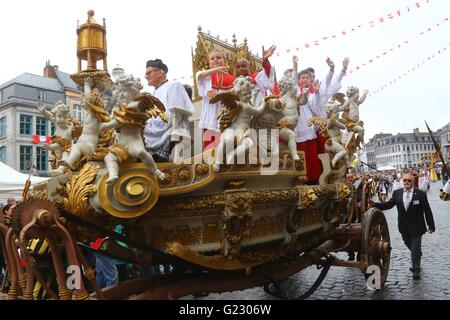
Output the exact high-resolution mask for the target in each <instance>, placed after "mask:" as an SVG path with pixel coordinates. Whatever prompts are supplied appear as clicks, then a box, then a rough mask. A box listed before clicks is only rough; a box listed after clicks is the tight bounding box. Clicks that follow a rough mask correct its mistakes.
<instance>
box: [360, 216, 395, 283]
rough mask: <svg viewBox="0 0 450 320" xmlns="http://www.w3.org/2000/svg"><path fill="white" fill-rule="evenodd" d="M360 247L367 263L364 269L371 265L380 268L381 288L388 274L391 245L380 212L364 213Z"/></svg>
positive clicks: (384, 220) (386, 227)
mask: <svg viewBox="0 0 450 320" xmlns="http://www.w3.org/2000/svg"><path fill="white" fill-rule="evenodd" d="M360 247H361V249H360V250H361V253H362V254H363V256H364V257H365V259H366V261H367V266H366V268H368V267H369V266H371V265H376V266H378V267H379V268H380V276H381V279H380V280H381V281H380V283H381V287H383V286H384V283H385V282H386V278H387V275H388V272H389V265H390V256H391V243H390V237H389V228H388V225H387V222H386V219H385V217H384V214H383V212H382V211H381V210H379V209H376V208H370V209H369V210H368V211H367V212H366V213H365V215H364V220H363V230H362V237H361V245H360ZM366 270H367V269H366ZM366 270H364V275H365V277H366V278H368V276H370V274H366V272H365V271H366Z"/></svg>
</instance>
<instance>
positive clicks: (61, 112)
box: [38, 101, 81, 167]
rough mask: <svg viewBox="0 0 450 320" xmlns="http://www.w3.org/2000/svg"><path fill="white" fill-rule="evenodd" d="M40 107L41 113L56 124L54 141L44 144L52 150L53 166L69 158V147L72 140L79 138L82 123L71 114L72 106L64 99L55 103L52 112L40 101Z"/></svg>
mask: <svg viewBox="0 0 450 320" xmlns="http://www.w3.org/2000/svg"><path fill="white" fill-rule="evenodd" d="M38 109H39V111H40V112H41V114H42V115H43V116H44V117H45V118H46V119H47V120H49V121H50V122H51V123H53V124H54V125H55V133H54V135H52V143H51V144H44V148H45V149H47V150H50V151H51V152H52V158H53V161H51V162H52V166H53V167H54V166H55V165H56V162H57V161H59V160H61V159H67V157H68V156H69V152H68V149H70V147H71V146H72V140H73V139H77V138H78V137H79V135H80V133H81V126H80V123H79V122H78V121H77V120H76V119H74V118H72V117H71V116H70V108H69V107H68V106H67V105H65V104H64V103H63V102H62V101H58V102H57V103H55V105H54V107H53V109H52V111H51V112H49V111H47V110H46V108H45V106H44V105H43V104H42V103H40V104H39V105H38Z"/></svg>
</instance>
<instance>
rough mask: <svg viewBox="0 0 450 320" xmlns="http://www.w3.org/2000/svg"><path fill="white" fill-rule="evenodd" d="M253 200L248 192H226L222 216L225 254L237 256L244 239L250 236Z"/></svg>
mask: <svg viewBox="0 0 450 320" xmlns="http://www.w3.org/2000/svg"><path fill="white" fill-rule="evenodd" d="M252 214H253V209H252V201H251V195H250V194H249V193H248V192H234V191H230V192H227V191H226V192H225V212H224V215H223V218H222V228H223V238H224V241H223V249H224V255H225V256H229V255H230V256H231V257H233V256H236V255H238V254H239V251H240V242H241V240H242V239H244V238H246V237H248V236H250V231H251V223H252Z"/></svg>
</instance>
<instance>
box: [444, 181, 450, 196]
mask: <svg viewBox="0 0 450 320" xmlns="http://www.w3.org/2000/svg"><path fill="white" fill-rule="evenodd" d="M442 191H444V192H445V193H447V194H450V179H448V181H447V183H446V184H445V186H444V189H442Z"/></svg>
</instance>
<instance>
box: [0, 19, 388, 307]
mask: <svg viewBox="0 0 450 320" xmlns="http://www.w3.org/2000/svg"><path fill="white" fill-rule="evenodd" d="M92 16H93V13H92V15H90V18H91V19H92ZM89 23H95V22H92V21H90V22H88V24H89ZM82 27H84V28H87V27H88V26H87V25H86V24H85V25H83V26H82ZM96 30H97V31H98V35H100V34H103V29H102V28H97V29H96ZM81 33H82V32H81ZM103 35H104V34H103ZM102 39H103V38H102ZM208 41H209V42H208ZM85 42H86V41H85ZM212 42H214V45H222V46H223V47H225V49H227V50H228V54H229V55H232V54H234V55H235V56H234V58H236V56H239V55H247V56H248V57H249V58H250V59H251V61H252V67H253V68H257V67H258V66H259V63H260V60H258V58H257V57H255V56H250V53H249V51H248V47H247V45H246V43H244V45H243V46H236V41H233V43H234V44H233V45H228V44H226V43H221V42H220V41H219V40H217V39H213V38H212V37H209V36H208V35H207V34H204V33H202V32H201V29H199V42H198V43H197V50H196V54H195V55H194V56H193V65H194V67H193V69H194V73H195V71H196V68H198V67H201V66H202V63H204V55H205V54H207V52H208V48H209V49H210V48H211V47H210V45H211V43H212ZM86 43H90V42H89V41H87V42H86ZM96 43H97V45H98V46H100V48H95V50H97V51H98V52H100V53H103V51H105V50H106V39H104V47H102V46H101V44H100V42H98V41H97V42H96ZM103 49H104V50H103ZM78 52H79V53H80V52H83V57H82V58H83V59H88V57H89V59H91V60H90V61H89V66H91V69H92V70H88V71H81V70H79V71H80V72H79V73H78V74H77V75H75V76H74V79H77V80H80V79H82V77H83V76H82V75H80V74H81V73H82V72H93V73H95V76H97V77H99V78H102V77H104V76H105V74H104V73H105V72H106V69H105V70H102V71H99V70H96V69H95V60H96V59H102V58H104V59H106V51H105V54H104V55H103V54H99V55H98V56H95V55H91V54H87V53H86V51H85V50H83V48H80V47H79V48H78ZM79 56H80V55H79ZM202 56H203V57H202ZM235 60H236V59H234V61H235ZM230 61H233V59H230ZM80 64H81V62H80ZM104 65H106V61H105V63H104ZM93 73H92V74H93ZM349 141H350V142H349V144H351V141H354V139H353V140H351V139H350V140H349ZM348 147H349V149H350V148H352V146H350V145H349V146H348ZM353 147H354V146H353ZM299 156H300V160H299V161H294V160H293V159H292V158H291V156H290V154H289V152H288V150H287V148H281V149H280V152H279V154H278V155H277V158H276V160H277V161H276V168H275V169H276V170H275V171H272V172H268V171H267V167H268V165H263V164H261V163H255V164H250V163H245V164H241V165H223V166H222V167H221V168H220V170H219V171H218V172H216V171H214V170H213V165H212V164H213V163H214V149H209V150H207V151H205V152H203V153H202V154H200V155H197V156H195V157H193V158H190V159H186V160H185V161H184V162H182V163H178V164H174V163H161V164H158V168H159V169H160V170H162V171H163V172H164V173H165V174H166V175H167V178H165V179H163V180H159V181H158V179H157V178H155V176H154V175H153V174H152V173H151V172H150V171H149V169H148V168H147V167H146V166H145V165H144V164H142V163H137V162H129V163H126V164H124V165H122V166H121V168H120V176H119V180H118V181H117V182H116V184H115V185H114V186H109V185H108V184H107V183H106V180H107V178H108V172H107V170H106V168H105V165H104V163H103V162H102V161H99V160H98V159H90V160H89V161H87V162H86V163H85V164H84V165H83V166H82V167H81V169H80V170H78V171H76V172H70V173H67V174H65V175H62V176H58V177H55V178H52V179H50V180H49V181H47V182H45V183H42V184H40V185H37V186H35V187H34V188H33V192H32V194H31V197H30V198H29V199H27V200H26V201H24V202H23V204H21V205H20V206H19V207H18V208H17V210H16V212H15V214H14V218H13V222H12V227H10V228H8V227H7V226H5V225H4V224H1V228H0V231H1V233H2V235H3V237H1V238H2V241H1V244H2V249H3V252H5V253H6V260H7V262H8V270H9V271H10V276H11V287H10V291H9V294H8V297H9V298H10V299H16V298H18V297H19V298H20V297H22V298H24V299H32V298H33V296H32V290H33V287H34V283H35V282H36V281H39V282H41V283H42V284H43V286H44V287H45V289H46V290H47V291H48V292H49V295H50V297H52V298H55V299H71V298H72V294H74V297H75V299H86V298H89V295H88V292H87V291H86V289H85V288H84V285H83V284H82V285H81V287H79V288H75V289H74V290H73V291H72V290H69V288H68V287H67V275H66V270H65V269H64V267H63V266H64V263H63V261H62V258H61V255H62V253H63V252H65V254H66V256H67V263H68V264H69V265H75V266H80V265H82V266H83V271H84V276H85V277H86V278H87V279H88V280H89V281H90V282H91V284H92V287H93V288H94V289H95V293H94V294H93V295H91V297H95V298H106V299H126V298H129V297H131V296H133V299H154V298H157V299H158V298H178V297H182V296H185V295H188V294H192V293H201V292H224V291H233V290H240V289H245V288H250V287H255V286H266V287H267V288H269V287H268V286H267V285H268V284H270V283H273V282H278V281H281V280H284V279H286V278H288V277H289V276H291V275H293V274H295V273H297V272H299V271H301V270H303V269H304V268H306V267H308V266H310V265H313V264H317V265H323V266H325V268H324V270H325V272H326V271H327V270H328V269H329V268H330V266H332V265H334V266H344V267H354V268H359V269H361V270H362V271H363V272H364V273H365V271H366V269H367V268H368V267H369V266H370V265H377V266H379V267H380V269H381V283H384V281H385V280H386V277H387V273H388V268H389V257H390V241H389V231H388V228H387V224H386V221H385V219H384V215H383V213H382V212H381V211H379V210H377V209H374V208H372V209H369V210H368V211H367V212H365V213H364V215H363V217H362V221H358V220H357V221H356V222H355V223H351V221H352V218H351V217H350V218H348V219H347V221H349V222H348V223H342V222H343V221H344V218H345V217H348V214H349V211H348V208H349V207H352V203H354V201H355V191H354V189H353V186H352V185H351V184H347V183H346V182H345V181H344V180H343V173H345V164H344V167H341V168H340V169H339V170H333V169H332V168H331V167H330V158H329V155H327V154H322V155H320V157H321V160H322V163H323V167H324V173H323V174H322V176H321V180H320V185H305V184H304V181H305V180H306V171H307V170H308V168H307V167H306V165H305V154H304V153H303V152H299ZM117 224H121V225H123V226H124V228H125V230H127V233H126V236H125V235H121V234H118V233H115V232H113V231H112V230H113V227H114V226H115V225H117ZM99 236H101V237H108V238H109V239H108V240H106V241H104V242H103V245H102V247H101V250H100V251H99V252H98V253H101V254H106V255H109V256H113V257H116V258H120V259H122V260H125V261H129V262H133V263H135V264H141V265H152V264H153V265H155V264H156V265H157V264H165V263H170V264H172V265H173V266H174V267H175V272H173V273H172V274H170V275H164V276H153V277H150V278H142V279H133V280H129V281H124V282H120V283H119V284H117V285H115V286H113V287H109V288H106V289H103V290H101V289H100V288H99V287H98V285H97V284H96V283H95V279H94V278H95V277H94V271H93V270H92V268H91V267H90V266H89V265H88V264H87V262H86V260H85V258H84V256H83V254H82V251H81V250H80V243H81V242H85V241H93V240H95V239H96V238H97V237H99ZM33 238H40V239H45V240H46V241H47V242H48V243H49V246H50V249H51V255H52V261H53V265H54V268H55V271H56V274H57V282H58V292H55V291H54V290H52V289H51V288H50V287H48V286H46V285H45V281H44V279H43V278H42V275H41V274H40V272H39V270H38V268H36V264H35V263H34V260H33V257H32V256H30V254H29V253H28V251H27V249H26V242H27V239H33ZM16 239H17V243H19V245H18V246H19V247H20V249H21V252H22V254H23V259H24V260H25V262H26V264H25V267H22V265H21V264H20V261H19V257H18V254H17V247H16ZM117 241H121V242H123V243H126V244H127V245H128V248H124V247H121V246H118V245H117ZM339 251H357V252H359V253H360V256H361V258H360V260H359V261H356V262H355V261H342V260H340V259H338V258H336V257H335V256H333V255H332V253H333V252H339ZM187 270H188V271H189V272H186V271H187ZM322 279H323V276H322V277H321V279H319V281H318V282H317V283H316V284H315V287H317V286H318V284H319V282H320V281H321V280H322ZM270 292H271V293H272V294H274V295H275V296H280V295H279V293H277V292H274V291H270ZM310 293H312V291H311V290H310V292H309V293H308V295H309V294H310ZM303 297H306V295H305V296H303Z"/></svg>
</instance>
